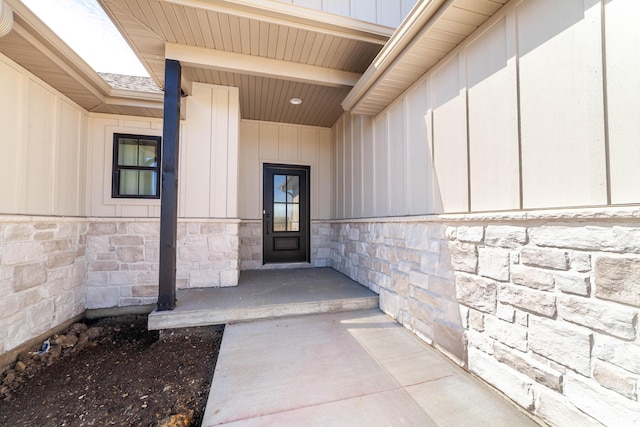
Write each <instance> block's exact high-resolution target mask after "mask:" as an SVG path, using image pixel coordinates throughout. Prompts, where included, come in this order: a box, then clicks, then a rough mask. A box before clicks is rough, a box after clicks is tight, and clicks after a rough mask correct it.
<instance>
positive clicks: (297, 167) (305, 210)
mask: <svg viewBox="0 0 640 427" xmlns="http://www.w3.org/2000/svg"><path fill="white" fill-rule="evenodd" d="M261 166H262V168H261V169H262V171H261V181H262V193H261V199H262V265H265V264H287V263H297V262H307V263H311V166H310V165H301V164H284V163H271V162H263V163H262V165H261ZM267 168H274V169H281V170H282V171H283V172H285V171H286V170H292V171H296V172H303V173H304V174H305V178H306V179H305V181H306V185H305V186H304V188H302V187H301V188H300V191H301V193H302V191H304V192H305V193H306V200H304V201H303V200H301V201H300V205H299V206H300V207H299V209H300V233H301V237H302V239H301V240H302V242H301V249H303V250H304V253H305V259H304V260H300V261H272V260H269V261H268V260H267V236H268V234H267V232H266V231H267V222H268V221H267V218H266V217H265V214H266V201H267V198H266V197H265V192H266V191H273V188H271V186H272V185H271V183H270V182H267V180H266V179H265V174H266V170H267ZM272 198H273V197H271V199H272ZM301 199H302V198H301ZM303 214H304V215H303ZM303 217H304V218H305V219H306V220H305V221H304V222H303V221H302V219H303Z"/></svg>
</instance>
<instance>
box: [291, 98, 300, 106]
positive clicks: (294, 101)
mask: <svg viewBox="0 0 640 427" xmlns="http://www.w3.org/2000/svg"><path fill="white" fill-rule="evenodd" d="M289 102H290V103H292V104H293V105H300V104H302V99H300V98H291V99H290V100H289Z"/></svg>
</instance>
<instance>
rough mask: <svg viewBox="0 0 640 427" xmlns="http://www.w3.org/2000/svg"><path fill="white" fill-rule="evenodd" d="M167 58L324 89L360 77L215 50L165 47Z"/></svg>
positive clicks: (168, 45) (326, 69) (352, 81)
mask: <svg viewBox="0 0 640 427" xmlns="http://www.w3.org/2000/svg"><path fill="white" fill-rule="evenodd" d="M165 57H166V58H167V59H175V60H177V61H180V63H182V65H183V66H190V67H199V68H207V69H211V70H217V71H225V72H230V73H240V74H249V75H257V76H262V77H269V78H274V79H280V80H290V81H296V82H302V83H311V84H316V85H321V86H330V87H345V86H351V87H352V86H354V85H355V84H356V83H357V82H358V80H359V79H360V76H361V75H360V74H358V73H351V72H348V71H341V70H336V69H333V68H325V67H318V66H315V65H307V64H300V63H297V62H289V61H281V60H278V59H271V58H263V57H258V56H251V55H243V54H239V53H232V52H223V51H219V50H215V49H206V48H202V47H195V46H186V45H180V44H176V43H166V44H165Z"/></svg>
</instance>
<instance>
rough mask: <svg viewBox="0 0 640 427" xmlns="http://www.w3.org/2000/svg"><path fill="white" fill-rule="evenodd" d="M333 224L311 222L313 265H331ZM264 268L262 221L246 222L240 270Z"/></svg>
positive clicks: (242, 228)
mask: <svg viewBox="0 0 640 427" xmlns="http://www.w3.org/2000/svg"><path fill="white" fill-rule="evenodd" d="M330 241H331V222H330V221H311V265H312V266H314V267H328V266H329V265H330V264H331V249H330ZM260 268H262V221H260V220H244V221H242V222H241V223H240V269H241V270H258V269H260Z"/></svg>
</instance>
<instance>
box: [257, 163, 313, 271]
mask: <svg viewBox="0 0 640 427" xmlns="http://www.w3.org/2000/svg"><path fill="white" fill-rule="evenodd" d="M263 182H264V190H263V200H264V206H263V209H264V210H263V218H262V220H263V227H262V228H263V239H262V241H263V242H264V243H263V249H264V250H263V263H264V264H268V263H278V262H305V261H306V262H309V229H310V227H309V167H308V166H291V165H273V164H265V165H264V180H263Z"/></svg>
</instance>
